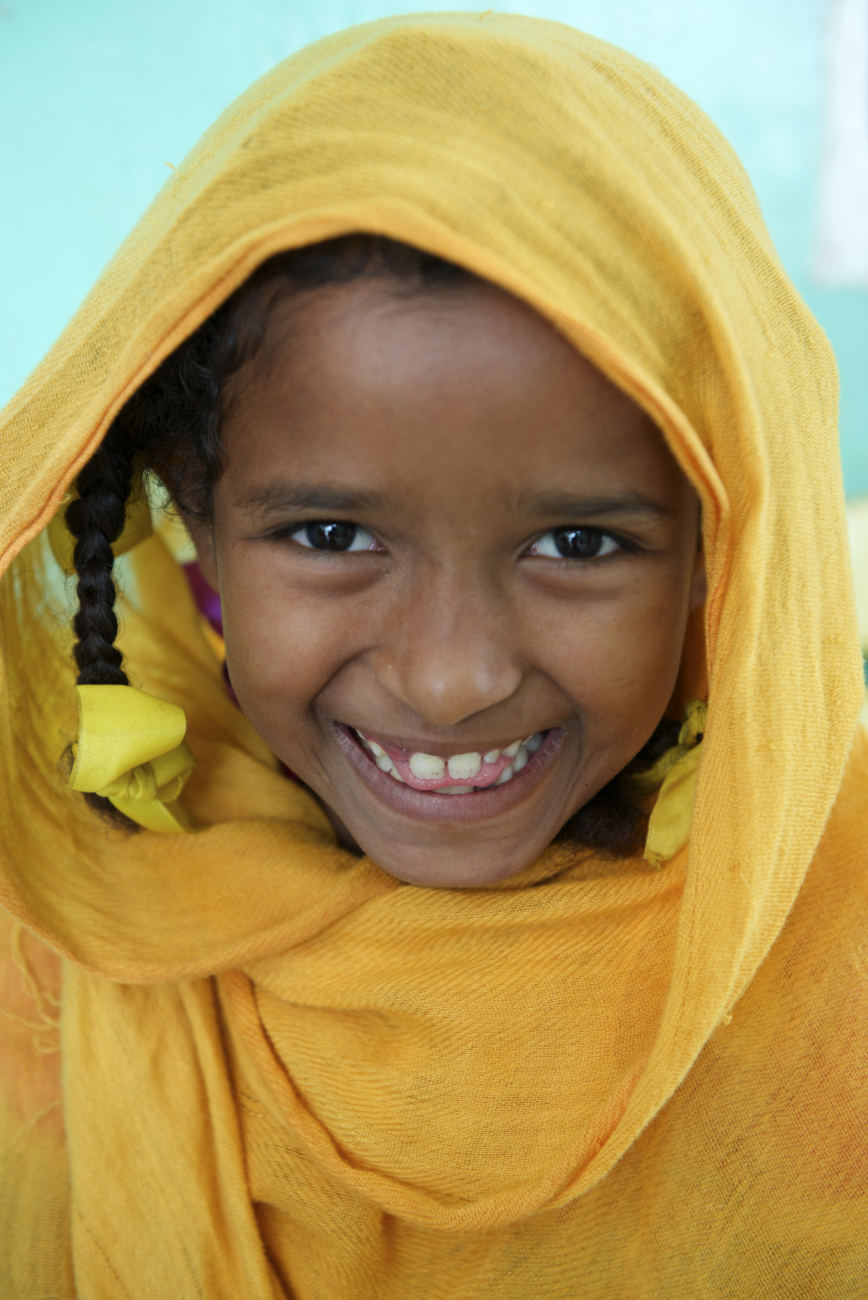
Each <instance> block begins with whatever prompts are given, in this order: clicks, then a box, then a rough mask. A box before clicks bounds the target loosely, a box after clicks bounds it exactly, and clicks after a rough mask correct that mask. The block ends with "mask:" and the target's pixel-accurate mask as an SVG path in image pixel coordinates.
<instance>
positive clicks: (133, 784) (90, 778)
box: [69, 686, 196, 832]
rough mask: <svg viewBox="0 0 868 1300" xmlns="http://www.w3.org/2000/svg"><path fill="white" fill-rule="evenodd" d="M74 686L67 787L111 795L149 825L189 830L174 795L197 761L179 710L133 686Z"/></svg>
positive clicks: (119, 806)
mask: <svg viewBox="0 0 868 1300" xmlns="http://www.w3.org/2000/svg"><path fill="white" fill-rule="evenodd" d="M75 690H76V695H77V696H78V716H79V727H78V740H77V741H76V743H75V744H74V745H73V754H74V757H75V761H74V763H73V766H72V771H71V772H70V775H69V784H70V786H71V787H72V789H73V790H89V791H92V792H93V793H94V794H99V795H102V796H103V797H104V798H106V799H110V800H111V802H112V803H113V804H114V806H115V808H117V809H119V810H120V812H122V813H125V814H126V815H127V817H129V818H131V820H132V821H134V822H138V824H139V825H140V826H145V827H147V829H148V830H151V831H168V832H171V831H182V830H189V829H190V822H189V818H188V817H187V815H186V813H185V812H184V809H183V807H182V806H181V804H180V803H179V802H178V800H179V798H180V794H181V791H182V790H183V788H184V784H185V782H186V780H187V777H188V776H189V775H190V773H191V772H192V770H193V768H194V767H195V766H196V760H195V759H194V757H193V755H192V754H191V753H190V748H189V746H188V745H187V744H186V743H185V741H184V733H185V732H186V730H187V719H186V717H185V716H184V710H183V709H181V708H179V707H178V705H177V704H169V703H167V702H166V701H165V700H158V699H155V698H154V696H153V695H148V694H146V693H145V692H144V691H138V690H136V689H135V688H134V687H132V686H77V687H76V688H75Z"/></svg>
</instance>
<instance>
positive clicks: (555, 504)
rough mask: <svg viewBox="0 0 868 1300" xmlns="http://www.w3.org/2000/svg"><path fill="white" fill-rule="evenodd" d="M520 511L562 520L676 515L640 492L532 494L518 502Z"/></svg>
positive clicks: (668, 517) (670, 517)
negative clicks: (586, 495)
mask: <svg viewBox="0 0 868 1300" xmlns="http://www.w3.org/2000/svg"><path fill="white" fill-rule="evenodd" d="M519 508H520V509H521V511H522V512H523V513H524V514H528V515H555V516H557V515H560V516H561V517H562V518H564V519H577V518H588V517H593V518H597V517H600V516H604V517H605V518H607V519H611V518H623V517H624V516H626V515H629V516H630V517H631V518H636V517H644V518H649V519H672V518H673V517H674V515H675V514H676V513H677V511H676V510H675V508H674V507H673V506H667V505H664V504H663V503H662V501H655V499H654V498H653V497H648V496H645V495H644V493H642V492H619V493H618V494H617V495H616V496H599V497H583V496H574V495H573V494H572V493H569V492H534V493H532V494H530V495H526V496H522V497H521V498H520V499H519Z"/></svg>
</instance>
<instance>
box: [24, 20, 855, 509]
mask: <svg viewBox="0 0 868 1300" xmlns="http://www.w3.org/2000/svg"><path fill="white" fill-rule="evenodd" d="M412 7H413V3H412V0H409V3H408V2H407V0H404V2H403V3H401V2H399V3H390V2H389V0H320V3H306V4H300V3H297V2H295V0H244V3H243V4H239V3H238V0H77V3H72V2H70V0H7V2H6V3H0V120H2V123H3V127H2V131H0V178H2V179H0V186H2V203H0V241H2V242H0V247H2V249H3V275H2V286H3V288H2V303H3V309H2V312H0V403H2V402H5V401H6V400H7V399H8V398H9V397H10V396H11V394H12V393H13V392H14V390H15V389H16V387H17V386H18V385H19V384H20V383H21V382H22V381H23V380H24V378H25V377H26V376H27V374H28V373H29V371H30V370H31V369H32V367H33V366H34V365H35V364H36V362H37V361H38V360H39V358H40V357H41V355H42V353H43V352H44V351H45V350H46V349H47V348H48V347H49V346H50V344H51V343H52V342H53V340H54V338H55V337H56V336H57V334H58V333H59V332H60V330H61V329H62V327H63V325H64V324H65V323H66V321H67V320H68V318H69V317H70V316H71V315H72V313H73V312H74V311H75V309H76V307H77V306H78V304H79V302H80V301H81V299H82V298H83V297H84V295H85V294H86V292H87V290H88V288H89V287H90V285H91V283H92V282H93V280H94V279H95V278H96V276H97V275H98V273H99V271H100V269H101V268H102V266H103V265H104V263H105V262H106V261H107V260H108V258H109V257H110V256H111V254H112V252H113V250H114V248H115V247H116V246H117V244H119V243H120V241H121V239H122V238H123V237H124V235H125V234H126V233H127V231H128V230H129V228H130V227H131V226H132V225H133V223H134V222H135V220H136V219H137V217H138V216H139V215H140V214H141V212H142V211H143V210H144V208H145V207H146V206H147V204H148V203H149V202H150V200H151V199H152V198H153V196H154V194H155V193H156V192H157V190H158V189H159V188H160V186H161V185H162V184H163V181H164V180H165V179H166V177H167V176H168V173H169V166H170V165H171V164H177V163H178V162H179V161H180V160H181V158H182V157H183V156H184V154H185V153H186V152H187V150H188V149H189V147H190V146H191V145H192V144H193V143H194V142H195V140H196V139H197V137H198V136H199V135H200V134H201V132H202V131H203V130H204V129H205V127H206V126H208V125H209V123H210V122H211V121H212V120H213V118H214V117H215V116H216V115H217V113H218V112H219V111H220V110H221V109H222V108H224V107H225V106H226V104H227V103H228V102H229V101H230V100H231V99H232V98H233V97H234V96H235V95H236V94H238V93H239V92H240V91H241V90H243V89H244V87H245V86H246V85H247V84H248V83H249V82H250V81H252V80H253V79H254V78H255V77H257V76H259V75H260V74H261V73H262V72H264V71H266V69H268V68H269V67H271V66H272V64H274V63H275V62H277V61H278V60H279V59H281V58H284V57H285V56H286V55H287V54H290V53H291V52H292V51H293V50H295V49H298V48H299V47H300V46H302V45H304V44H306V43H308V42H309V41H311V40H314V39H316V38H317V37H319V36H322V35H325V34H327V33H328V32H333V31H337V30H339V29H340V28H342V27H346V26H349V25H350V24H352V23H355V22H363V21H367V20H369V19H372V18H377V17H382V16H385V15H387V14H395V13H402V12H404V11H406V10H407V9H408V8H412ZM418 7H419V8H425V7H430V8H436V7H439V8H445V9H452V10H457V9H462V10H470V11H473V10H478V9H480V8H482V7H483V6H482V5H481V4H460V3H453V4H449V5H443V6H434V5H431V6H425V5H424V3H419V5H418ZM496 7H497V8H499V9H500V10H502V11H507V12H523V13H532V14H536V15H539V16H540V17H546V18H554V19H558V20H560V21H562V22H568V23H571V24H573V25H574V26H577V27H582V28H585V29H586V30H588V31H591V32H593V33H595V34H596V35H598V36H602V37H603V38H605V39H606V40H611V41H614V42H615V43H616V44H619V45H622V46H624V47H626V48H627V49H629V50H631V51H633V52H634V53H635V54H638V55H639V56H640V57H641V58H644V59H647V60H648V61H650V62H651V63H654V64H656V65H657V66H658V67H659V68H660V69H661V70H662V71H663V72H664V73H665V74H666V75H667V76H669V77H670V78H671V79H672V80H673V81H675V82H677V83H678V84H679V85H681V86H682V87H683V88H684V89H685V90H686V91H687V92H688V94H690V95H692V96H693V98H694V99H695V100H697V102H698V103H699V104H700V105H701V106H702V107H703V108H704V109H705V110H706V112H708V113H709V114H710V115H711V117H713V118H714V120H715V121H716V122H717V123H718V125H719V126H720V127H721V129H722V130H723V131H724V133H725V134H726V135H727V136H728V137H729V139H730V140H731V141H732V143H733V145H734V146H735V148H736V150H737V151H738V153H739V154H740V155H741V158H742V160H743V161H744V163H745V165H746V167H747V169H748V171H749V173H750V175H751V177H752V179H753V182H754V185H755V186H756V189H757V192H758V194H759V198H760V202H761V203H762V206H763V210H764V212H765V215H766V220H767V222H768V224H769V227H770V229H771V232H772V235H773V237H774V239H775V242H776V244H777V246H778V250H779V252H780V254H781V257H782V260H783V262H784V264H785V266H786V267H787V269H788V271H789V273H790V275H791V276H792V278H793V279H794V281H795V282H796V284H797V286H798V288H799V289H800V291H801V292H802V294H803V295H804V296H805V298H806V299H807V301H808V302H809V304H810V305H811V307H812V308H813V310H814V311H815V313H816V314H817V316H818V317H819V319H820V321H821V323H822V324H823V326H824V328H825V329H826V331H827V333H828V334H829V336H830V338H831V340H832V343H833V344H834V346H835V349H836V351H837V353H838V358H839V363H840V367H841V375H842V403H841V427H842V454H843V460H844V469H845V482H846V486H847V488H848V491H849V492H850V493H851V494H857V493H868V366H866V364H865V362H866V359H868V358H866V340H868V289H865V288H862V289H858V288H846V289H844V288H836V289H830V288H824V287H821V286H820V285H818V284H817V283H816V282H815V280H814V278H813V275H812V265H813V263H814V258H815V247H816V238H817V217H818V193H817V188H818V182H819V169H820V159H821V150H822V146H823V129H822V112H823V76H824V62H823V45H822V40H823V23H824V10H823V0H759V2H758V0H728V3H726V4H722V3H720V0H521V3H518V4H513V3H508V2H507V3H501V4H499V5H497V6H496ZM866 238H868V219H866Z"/></svg>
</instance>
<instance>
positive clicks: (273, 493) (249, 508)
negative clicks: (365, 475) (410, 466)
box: [235, 480, 386, 514]
mask: <svg viewBox="0 0 868 1300" xmlns="http://www.w3.org/2000/svg"><path fill="white" fill-rule="evenodd" d="M385 500H386V498H385V497H384V496H383V495H382V493H379V492H364V491H361V490H358V489H355V488H339V487H334V486H332V485H330V484H327V483H288V482H285V481H284V480H280V481H278V482H275V483H266V484H263V485H262V486H261V487H254V488H250V489H249V490H248V491H247V492H244V493H243V494H242V495H241V496H240V497H239V498H238V500H237V501H236V503H235V504H236V506H237V507H238V509H239V510H243V511H244V512H245V513H246V514H255V513H256V512H257V511H262V510H265V511H282V510H346V511H352V510H364V511H373V510H381V509H382V508H383V506H384V505H385Z"/></svg>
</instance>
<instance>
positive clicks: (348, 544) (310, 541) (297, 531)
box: [287, 519, 377, 552]
mask: <svg viewBox="0 0 868 1300" xmlns="http://www.w3.org/2000/svg"><path fill="white" fill-rule="evenodd" d="M287 536H289V537H291V538H292V540H293V541H294V542H295V543H297V545H299V546H303V547H304V548H305V550H310V551H340V552H347V551H373V550H375V549H377V543H376V541H375V539H374V538H373V537H372V536H371V534H370V533H369V532H368V530H367V529H366V528H360V527H359V525H358V524H348V523H345V522H344V521H343V520H337V519H329V520H324V521H323V522H319V521H317V522H316V523H313V524H302V525H301V526H300V527H298V528H293V529H292V531H291V532H290V533H288V534H287Z"/></svg>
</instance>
